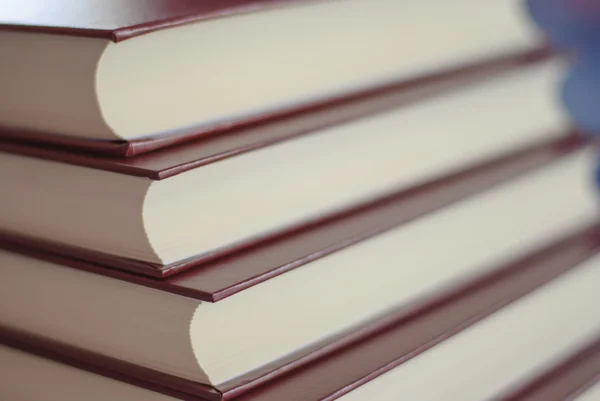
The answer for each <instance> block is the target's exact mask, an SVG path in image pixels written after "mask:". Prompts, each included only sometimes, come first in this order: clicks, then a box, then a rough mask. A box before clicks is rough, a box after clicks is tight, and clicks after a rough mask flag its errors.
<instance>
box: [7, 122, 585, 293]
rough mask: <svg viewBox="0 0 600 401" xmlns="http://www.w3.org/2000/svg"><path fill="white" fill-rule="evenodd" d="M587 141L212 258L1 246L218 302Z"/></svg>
mask: <svg viewBox="0 0 600 401" xmlns="http://www.w3.org/2000/svg"><path fill="white" fill-rule="evenodd" d="M584 143H585V140H584V139H583V137H581V136H579V135H577V134H568V135H565V136H564V137H563V138H561V139H556V140H552V141H547V142H543V143H540V144H538V145H536V146H532V147H530V148H528V149H523V150H521V151H519V152H516V153H513V154H510V155H506V156H503V157H500V158H497V159H494V160H490V161H486V162H485V163H482V164H480V165H478V166H471V167H470V168H467V169H465V170H461V171H457V172H453V173H449V174H448V175H446V176H443V177H441V178H439V179H437V180H434V181H431V182H428V183H423V184H421V185H420V186H417V187H413V188H410V189H407V190H403V191H400V192H398V193H396V194H393V195H391V196H388V197H386V198H383V199H380V200H378V201H375V202H372V203H369V204H365V205H363V206H361V207H358V208H355V209H352V210H348V211H345V212H343V213H339V214H337V215H333V216H330V217H329V218H328V219H325V220H320V221H316V222H313V223H312V224H309V225H306V226H304V227H301V228H298V229H296V230H294V231H290V232H285V233H281V234H280V235H279V236H275V237H272V238H270V239H268V240H263V241H262V242H259V243H257V244H251V245H250V246H248V247H246V248H243V249H241V250H238V251H236V252H232V253H230V254H228V255H225V256H223V257H221V258H217V259H213V260H210V261H206V260H203V259H199V258H196V259H192V260H188V261H185V262H183V263H180V264H177V265H170V266H162V267H161V266H153V265H152V266H150V265H146V264H143V263H142V262H136V261H133V260H128V259H123V258H117V257H114V256H110V255H106V254H100V253H97V252H91V251H84V250H82V249H79V248H73V247H68V246H65V245H58V244H55V243H48V242H42V241H38V240H33V239H29V238H24V237H16V236H14V235H8V234H6V233H4V234H2V233H0V248H5V249H9V250H12V251H16V252H20V253H23V254H26V255H37V256H38V257H42V258H44V259H47V260H50V261H54V262H57V263H59V264H63V265H66V266H71V267H74V268H79V269H83V270H87V271H91V272H94V273H98V274H103V275H108V276H112V277H115V278H118V279H121V280H126V281H130V282H134V283H137V284H140V285H144V286H148V287H153V288H158V289H161V290H164V291H169V292H173V293H177V294H181V295H185V296H188V297H192V298H196V299H200V300H204V301H209V302H216V301H219V300H221V299H223V298H226V297H228V296H230V295H232V294H235V293H237V292H239V291H242V290H244V289H247V288H249V287H251V286H253V285H256V284H258V283H260V282H263V281H265V280H268V279H270V278H272V277H275V276H277V275H280V274H282V273H285V272H286V271H289V270H291V269H294V268H296V267H298V266H301V265H304V264H306V263H309V262H311V261H313V260H315V259H318V258H321V257H323V256H326V255H328V254H331V253H333V252H336V251H338V250H341V249H343V248H346V247H348V246H350V245H352V244H354V243H356V242H358V241H362V240H364V239H367V238H370V237H372V236H374V235H377V234H379V233H382V232H384V231H386V230H389V229H391V228H393V227H396V226H398V225H400V224H403V223H406V222H408V221H410V220H412V219H415V218H418V217H419V216H422V215H424V214H427V213H430V212H432V211H433V210H436V209H438V208H440V207H443V206H445V205H448V204H451V203H453V202H457V201H460V200H461V199H464V198H465V197H467V196H470V195H473V194H475V193H477V192H479V191H481V190H484V189H486V188H488V187H491V186H493V185H496V184H499V183H502V182H505V181H507V180H510V179H511V178H514V177H516V176H518V175H520V174H524V173H526V172H528V171H530V170H532V169H534V168H537V167H541V166H543V165H545V164H548V163H552V162H554V161H556V160H558V159H560V158H561V157H563V156H564V155H567V154H569V153H570V152H573V151H575V150H578V149H581V147H582V146H583V144H584ZM407 205H409V206H410V207H408V206H407ZM416 205H418V206H416ZM119 270H125V271H129V272H135V273H138V274H129V273H125V272H121V271H119ZM143 276H147V277H143ZM152 277H153V278H154V279H153V278H152ZM157 279H162V280H157Z"/></svg>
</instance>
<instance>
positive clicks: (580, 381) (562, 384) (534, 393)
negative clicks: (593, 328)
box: [494, 338, 600, 401]
mask: <svg viewBox="0 0 600 401" xmlns="http://www.w3.org/2000/svg"><path fill="white" fill-rule="evenodd" d="M598 381H600V338H598V339H596V340H595V341H593V342H592V343H591V344H589V345H588V346H586V347H584V348H582V349H581V350H579V351H578V352H575V353H574V354H573V355H571V356H569V357H567V358H566V359H564V360H562V361H561V362H559V363H557V364H556V365H555V366H552V367H551V368H550V369H548V370H547V371H546V372H544V373H543V374H541V375H539V376H538V377H536V378H535V379H533V380H531V381H529V382H527V383H525V384H523V385H522V386H520V387H519V388H518V389H516V390H514V391H512V392H510V393H509V394H507V395H504V396H501V397H497V398H495V399H494V401H565V400H573V399H575V398H576V397H577V396H579V395H581V394H582V393H584V392H585V391H586V390H588V389H589V388H590V387H592V386H593V385H595V384H596V383H598Z"/></svg>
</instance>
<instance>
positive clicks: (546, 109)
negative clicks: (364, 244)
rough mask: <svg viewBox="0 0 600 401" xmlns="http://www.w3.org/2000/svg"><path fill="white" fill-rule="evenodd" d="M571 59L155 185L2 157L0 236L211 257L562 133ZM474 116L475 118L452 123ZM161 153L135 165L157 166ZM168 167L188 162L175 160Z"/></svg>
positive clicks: (135, 254)
mask: <svg viewBox="0 0 600 401" xmlns="http://www.w3.org/2000/svg"><path fill="white" fill-rule="evenodd" d="M561 65H562V62H561V61H559V60H554V59H552V60H544V61H539V62H537V63H533V64H531V65H529V66H528V67H522V68H518V69H514V70H510V71H507V72H505V73H504V74H499V75H497V76H495V77H494V78H490V79H487V80H486V81H484V82H480V83H479V84H473V85H463V86H462V87H461V88H455V90H454V91H451V92H445V93H444V94H440V95H439V96H436V97H435V98H429V99H427V100H425V101H423V102H418V103H411V104H410V105H404V106H400V107H398V108H395V109H392V110H390V111H387V112H385V113H381V114H375V115H371V116H369V117H366V118H362V119H359V120H356V121H352V122H348V123H347V124H342V125H336V126H334V127H330V128H326V129H323V130H317V131H315V132H313V133H311V134H310V135H303V136H301V137H297V138H294V139H292V140H288V141H285V142H281V143H278V144H276V145H273V146H267V147H265V148H262V149H257V150H255V151H252V152H248V153H244V154H241V155H237V156H235V157H229V158H226V159H223V160H220V161H218V162H214V163H210V164H204V165H202V166H200V167H197V168H192V167H194V166H193V165H192V166H189V167H185V166H184V167H182V168H178V171H177V172H178V173H179V174H177V175H172V176H169V177H167V178H164V179H158V180H157V179H152V178H155V177H156V176H155V175H154V173H152V172H150V173H146V176H143V177H140V176H138V175H139V174H138V173H130V172H129V171H125V170H123V171H120V172H119V173H115V172H114V171H106V170H105V169H102V168H95V165H94V162H95V160H96V159H95V158H93V157H92V158H90V159H89V163H88V165H87V166H85V167H87V168H82V166H80V165H78V164H72V163H69V161H70V160H71V159H70V158H69V159H66V158H65V159H64V160H63V162H56V161H53V160H47V157H45V156H43V155H37V157H33V156H31V155H24V154H17V153H14V152H12V153H8V151H11V150H13V148H10V147H9V148H8V150H3V149H0V179H1V180H2V182H3V184H4V187H5V188H6V190H5V194H4V196H3V204H4V205H5V206H4V207H3V208H2V209H1V210H0V230H1V231H3V232H5V233H8V234H11V233H12V234H15V235H20V236H25V237H31V238H33V239H39V240H42V241H49V242H52V243H56V244H68V245H70V246H72V247H75V248H81V249H83V250H84V251H86V252H92V255H93V254H95V253H98V254H101V255H112V256H115V257H117V258H119V259H125V260H130V261H136V262H138V265H141V264H145V265H146V266H148V267H149V268H153V269H154V270H163V271H165V270H166V271H168V270H173V269H174V268H175V267H177V266H178V265H181V264H186V265H187V266H190V265H194V264H198V263H201V262H205V261H207V260H209V259H213V258H215V257H217V256H222V255H224V254H227V253H230V252H232V251H234V250H236V249H240V248H243V247H248V246H250V245H252V244H254V243H257V242H260V241H264V240H266V239H268V238H271V237H273V236H277V235H279V234H281V233H282V232H287V231H291V230H294V229H297V228H298V227H301V226H304V225H306V224H311V223H312V222H315V221H317V220H319V219H323V218H326V217H327V216H328V215H331V214H335V213H340V212H343V211H344V210H348V209H350V208H352V207H356V206H358V205H361V204H363V203H365V202H369V201H372V200H374V199H377V198H379V197H383V196H387V195H389V194H391V193H394V192H396V191H399V190H401V189H407V188H410V187H412V186H416V185H419V184H420V183H422V182H426V181H429V180H432V179H435V178H436V177H438V176H440V175H443V174H445V173H446V172H448V171H452V170H455V169H460V168H464V167H466V166H468V165H469V164H474V163H478V162H483V161H484V160H487V159H488V158H490V157H494V156H498V155H500V154H502V153H504V152H510V151H513V150H517V149H520V148H522V147H524V146H528V145H532V144H534V143H537V142H538V141H541V140H545V139H552V138H558V137H559V136H561V135H563V131H562V130H561V129H560V127H564V129H566V128H568V126H569V122H568V119H567V118H566V117H565V115H564V113H563V112H562V110H561V108H560V106H559V104H558V102H556V101H555V99H554V97H553V96H552V95H551V94H552V93H553V92H554V86H555V84H556V80H557V79H558V77H559V74H560V69H561ZM465 111H469V114H468V115H466V117H465V118H455V117H456V116H457V115H458V116H461V115H465ZM431 115H436V116H438V117H437V118H435V119H433V118H430V117H429V116H431ZM507 116H510V125H509V124H507ZM365 132H368V133H369V134H368V137H367V136H365ZM433 144H435V147H434V146H433ZM332 152H334V153H335V156H333V155H332ZM46 153H52V152H51V151H48V152H45V153H44V154H46ZM59 153H60V152H59ZM61 154H62V153H61ZM150 156H151V155H149V158H148V159H145V160H141V161H137V159H136V160H134V161H132V163H134V164H135V166H136V167H137V168H138V169H141V170H145V169H146V170H152V168H153V159H152V157H150ZM158 157H159V160H160V156H158ZM165 159H166V161H168V162H170V163H172V164H171V166H172V167H174V166H177V167H180V166H181V164H180V160H178V159H176V158H175V160H173V159H171V158H170V157H169V156H165ZM165 159H163V160H161V161H160V162H163V163H164V162H165ZM160 162H159V164H160ZM120 165H121V164H120V162H119V161H117V162H115V166H120ZM273 166H276V168H274V167H273ZM115 169H116V167H115ZM40 177H43V179H40ZM92 228H93V229H92ZM86 255H90V253H86Z"/></svg>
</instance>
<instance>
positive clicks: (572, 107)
mask: <svg viewBox="0 0 600 401" xmlns="http://www.w3.org/2000/svg"><path fill="white" fill-rule="evenodd" d="M526 1H527V7H528V9H529V13H530V14H531V17H532V19H533V20H534V21H535V22H536V23H537V24H538V25H539V26H540V27H541V28H542V29H543V30H544V32H545V33H546V35H547V36H548V39H549V40H550V41H551V42H553V43H554V44H555V45H557V46H559V47H562V48H563V49H565V50H568V51H573V52H575V58H574V63H573V65H572V66H571V67H570V69H569V71H568V72H567V74H566V77H565V80H564V83H563V87H562V98H563V102H564V104H565V106H566V108H567V110H568V111H569V113H570V114H571V117H572V118H573V121H574V122H575V123H576V124H577V126H578V127H579V128H581V129H582V130H583V131H584V132H585V133H587V134H590V135H592V136H600V0H526ZM594 178H595V182H596V184H597V186H598V187H600V161H599V162H598V163H597V165H596V171H595V174H594Z"/></svg>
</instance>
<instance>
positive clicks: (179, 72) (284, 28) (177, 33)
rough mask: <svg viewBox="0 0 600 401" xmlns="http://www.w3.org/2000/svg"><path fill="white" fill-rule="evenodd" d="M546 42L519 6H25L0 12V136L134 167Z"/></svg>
mask: <svg viewBox="0 0 600 401" xmlns="http://www.w3.org/2000/svg"><path fill="white" fill-rule="evenodd" d="M432 7H435V8H436V10H437V12H435V13H432V12H431V9H432ZM467 15H468V16H467ZM454 21H460V24H461V25H460V29H456V26H455V22H454ZM307 27H310V28H309V29H307ZM425 30H426V31H427V34H420V32H423V31H425ZM274 32H276V34H273V33H274ZM413 32H414V34H410V33H413ZM415 36H418V37H419V40H415ZM323 38H327V40H323ZM541 40H542V39H541V35H538V34H537V32H536V31H535V29H534V28H533V27H532V26H531V25H530V24H529V23H528V21H527V20H526V17H525V13H524V11H523V10H522V9H521V2H520V1H519V0H511V1H508V2H500V3H498V4H494V5H489V4H482V3H481V2H478V1H476V0H461V1H460V2H459V3H456V2H454V3H452V4H438V2H433V1H429V2H424V1H414V0H412V1H411V2H410V3H406V2H403V3H399V2H397V1H394V0H377V1H376V2H370V3H369V5H368V7H366V6H365V3H364V2H362V1H360V0H345V1H317V0H314V1H305V2H302V1H286V0H279V1H277V0H266V1H265V0H263V1H258V0H254V1H252V0H229V1H220V2H218V3H215V2H210V1H194V2H191V1H185V0H176V1H173V0H162V1H152V2H143V3H137V2H128V1H111V2H103V1H94V2H92V3H87V4H86V5H85V6H84V5H80V4H74V3H72V2H70V1H66V0H61V1H59V2H53V3H52V4H51V5H49V4H48V3H47V2H44V1H42V0H27V1H22V2H19V3H15V4H13V5H11V6H10V7H5V8H4V9H3V12H2V14H1V15H0V43H2V47H0V53H1V54H2V55H3V60H4V61H5V62H4V63H3V71H4V73H3V74H1V76H0V86H1V87H2V88H4V96H3V97H2V100H1V101H0V125H1V126H2V127H3V130H2V131H3V133H2V135H3V136H6V137H12V138H19V137H21V138H24V139H27V140H38V141H41V142H54V143H59V144H62V145H65V144H70V145H71V146H75V147H83V148H85V149H88V150H90V149H94V150H96V151H102V152H109V153H110V152H112V153H113V154H121V155H123V156H131V155H133V154H135V153H137V152H143V151H146V150H148V149H150V148H157V147H161V146H165V145H166V144H168V143H172V142H173V141H175V142H178V141H182V140H185V139H186V138H188V137H190V136H193V137H198V136H202V135H206V134H209V133H216V132H218V131H219V130H223V129H227V128H228V127H231V126H234V125H240V124H242V123H247V122H250V121H261V120H264V119H266V118H268V117H270V116H274V115H279V114H281V113H288V112H290V111H291V110H294V109H298V108H302V107H306V106H308V105H311V104H313V105H318V104H323V103H327V102H328V101H329V100H331V99H336V98H340V97H343V96H346V95H348V94H351V93H356V92H357V91H362V90H366V89H368V88H374V87H377V86H380V85H384V84H386V83H388V82H391V81H397V80H410V79H411V78H413V77H415V76H422V75H424V74H431V73H433V74H436V73H440V71H442V70H445V69H452V68H456V67H457V66H459V65H464V64H465V63H473V62H476V61H477V60H485V59H486V58H487V57H491V56H495V55H498V54H503V53H507V52H508V53H510V52H513V51H522V50H524V49H528V48H532V47H535V46H538V45H539V44H540V42H541ZM347 66H352V68H347ZM169 136H170V137H177V139H172V140H166V141H165V140H163V139H164V137H169ZM52 137H53V138H52ZM153 138H158V142H156V143H153V140H152V139H153ZM160 138H163V139H160ZM130 141H133V142H135V141H138V142H140V141H141V142H142V143H143V144H140V143H137V144H136V145H133V146H128V143H129V142H130Z"/></svg>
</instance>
